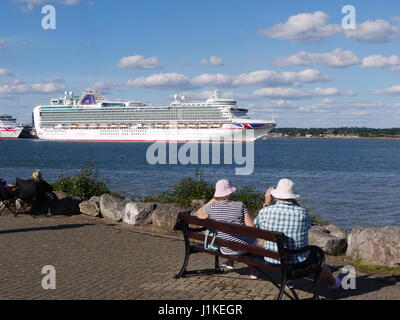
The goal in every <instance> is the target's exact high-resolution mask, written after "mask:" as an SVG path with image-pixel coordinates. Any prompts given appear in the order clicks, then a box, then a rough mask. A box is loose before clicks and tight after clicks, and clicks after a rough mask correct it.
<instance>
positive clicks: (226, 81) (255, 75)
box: [128, 69, 330, 88]
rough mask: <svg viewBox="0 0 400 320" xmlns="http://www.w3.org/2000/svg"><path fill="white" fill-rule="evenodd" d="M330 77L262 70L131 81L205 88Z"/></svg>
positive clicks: (140, 84) (309, 71)
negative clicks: (235, 73) (233, 73)
mask: <svg viewBox="0 0 400 320" xmlns="http://www.w3.org/2000/svg"><path fill="white" fill-rule="evenodd" d="M329 80H330V78H329V77H328V76H326V75H323V74H321V73H320V72H319V71H318V70H315V69H306V70H303V71H300V72H276V71H271V70H258V71H254V72H249V73H241V74H238V75H226V74H221V73H217V74H207V73H205V74H202V75H200V76H197V77H194V78H192V79H190V78H189V77H187V76H185V75H183V74H179V73H160V74H154V75H151V76H148V77H140V78H136V79H132V80H129V81H128V85H129V86H134V87H142V88H143V87H165V88H187V87H193V88H201V87H223V88H230V87H240V86H265V85H268V86H278V85H301V84H303V83H312V82H325V81H329Z"/></svg>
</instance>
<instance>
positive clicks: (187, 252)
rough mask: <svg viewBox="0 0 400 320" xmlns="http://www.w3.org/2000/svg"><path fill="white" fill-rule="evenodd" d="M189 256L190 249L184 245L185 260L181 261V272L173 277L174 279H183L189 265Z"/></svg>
mask: <svg viewBox="0 0 400 320" xmlns="http://www.w3.org/2000/svg"><path fill="white" fill-rule="evenodd" d="M189 256H190V248H189V247H188V246H187V245H186V246H185V258H184V260H183V265H182V268H181V270H180V271H179V272H178V273H177V274H176V275H175V279H178V278H180V277H183V276H184V275H185V273H186V267H187V265H188V263H189Z"/></svg>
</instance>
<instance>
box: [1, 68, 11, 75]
mask: <svg viewBox="0 0 400 320" xmlns="http://www.w3.org/2000/svg"><path fill="white" fill-rule="evenodd" d="M12 75H13V73H12V72H11V71H10V70H8V69H3V68H0V76H12Z"/></svg>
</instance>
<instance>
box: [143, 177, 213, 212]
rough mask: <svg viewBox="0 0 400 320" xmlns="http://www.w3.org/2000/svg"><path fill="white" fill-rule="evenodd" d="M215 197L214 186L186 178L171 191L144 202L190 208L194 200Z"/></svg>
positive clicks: (147, 198)
mask: <svg viewBox="0 0 400 320" xmlns="http://www.w3.org/2000/svg"><path fill="white" fill-rule="evenodd" d="M213 195H214V186H213V185H211V184H209V183H207V182H204V181H203V180H196V179H193V178H184V179H182V180H180V181H179V182H178V183H176V184H175V185H173V186H172V190H171V191H167V192H163V193H161V194H159V195H157V196H149V197H144V198H143V199H142V201H157V202H165V203H175V204H177V205H179V206H182V207H190V205H191V203H192V200H194V199H207V200H210V199H211V198H212V197H213Z"/></svg>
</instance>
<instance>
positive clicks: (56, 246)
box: [0, 216, 400, 300]
mask: <svg viewBox="0 0 400 320" xmlns="http://www.w3.org/2000/svg"><path fill="white" fill-rule="evenodd" d="M98 221H102V222H101V223H99V222H98ZM183 252H184V245H183V242H182V241H181V240H177V239H173V238H167V237H159V236H154V235H149V234H145V233H142V232H138V231H137V230H136V231H135V230H133V229H132V228H131V227H121V224H116V225H112V224H106V223H104V220H102V219H87V218H83V217H81V216H78V217H50V218H47V217H38V218H36V219H34V218H32V217H30V216H19V217H18V218H15V217H13V216H1V217H0V255H1V259H0V270H1V271H0V272H1V276H0V277H1V278H0V299H185V300H186V299H195V300H201V299H246V300H248V299H273V298H274V297H275V295H276V294H277V293H278V290H277V289H276V288H275V287H274V286H273V285H272V284H271V282H269V281H267V280H262V279H260V280H251V279H250V278H249V276H248V269H247V268H246V267H245V266H244V265H240V264H239V265H237V266H236V268H235V269H234V270H233V271H231V272H227V273H225V274H220V275H208V276H194V277H187V278H183V279H178V280H176V279H174V278H173V276H174V274H175V273H176V272H177V271H178V270H179V268H180V266H181V263H182V260H183ZM45 265H52V266H54V267H55V268H56V286H57V287H56V289H55V290H44V289H43V288H42V286H41V282H42V277H43V276H44V275H43V274H42V273H41V271H42V267H43V266H45ZM212 265H213V257H212V256H209V255H204V254H203V255H194V256H192V257H191V261H190V263H189V269H190V268H192V269H193V268H197V269H199V268H210V267H212ZM356 284H357V289H356V290H346V291H339V292H336V291H335V292H332V291H328V290H327V289H326V287H325V286H324V285H323V284H321V297H322V298H327V299H400V284H399V283H396V282H393V281H392V282H391V281H387V280H384V279H370V278H369V277H364V276H361V277H358V278H357V283H356ZM294 285H295V288H297V289H298V290H297V291H298V294H299V296H300V298H307V297H311V293H310V292H311V287H310V282H309V281H308V280H300V281H297V282H295V284H294Z"/></svg>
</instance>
